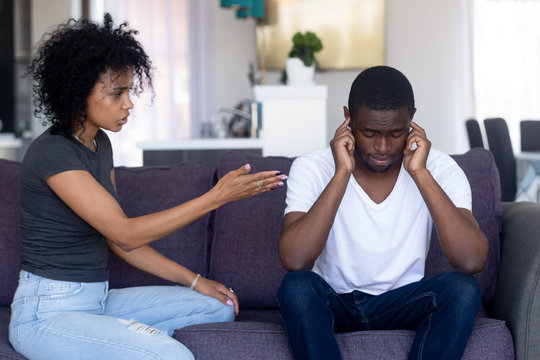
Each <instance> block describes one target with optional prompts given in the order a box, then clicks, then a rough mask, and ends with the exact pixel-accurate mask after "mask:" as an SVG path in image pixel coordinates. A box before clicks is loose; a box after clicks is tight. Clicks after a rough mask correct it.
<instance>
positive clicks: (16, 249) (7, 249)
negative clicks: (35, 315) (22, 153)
mask: <svg viewBox="0 0 540 360" xmlns="http://www.w3.org/2000/svg"><path fill="white" fill-rule="evenodd" d="M20 171H21V164H20V163H18V162H15V161H9V160H4V159H0V257H1V260H0V274H1V277H2V279H1V280H0V306H9V304H11V301H12V300H13V293H14V292H15V289H16V288H17V282H18V281H19V263H20V260H21V255H20V253H21V229H20V226H19V208H20V189H19V179H20V176H19V174H20Z"/></svg>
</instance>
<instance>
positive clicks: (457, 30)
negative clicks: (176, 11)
mask: <svg viewBox="0 0 540 360" xmlns="http://www.w3.org/2000/svg"><path fill="white" fill-rule="evenodd" d="M467 2H468V0H437V1H432V0H387V3H386V4H387V5H386V13H387V14H386V64H387V65H390V66H393V67H396V68H397V69H399V70H401V71H402V72H403V73H404V74H405V75H406V76H407V77H408V78H409V80H410V81H411V83H412V85H413V89H414V91H415V97H416V106H417V109H418V111H417V113H416V116H415V120H416V121H417V122H418V123H419V124H420V125H421V126H423V127H424V128H425V129H426V132H427V135H428V137H429V138H430V140H431V141H432V143H433V146H434V147H436V148H438V149H440V150H443V151H445V152H448V153H461V152H464V151H466V150H467V149H468V142H467V136H466V132H465V125H464V121H465V118H466V117H468V116H471V114H473V109H472V108H471V106H470V103H471V101H472V98H471V96H472V95H470V94H471V92H472V88H471V85H470V84H469V83H467V81H466V79H465V80H462V78H463V75H462V73H463V69H464V64H463V63H462V61H463V60H462V58H463V55H464V52H465V50H467V46H468V44H467V43H466V41H464V40H463V39H467V35H468V34H467V33H464V32H466V31H467V27H466V24H465V22H466V20H467V19H466V18H465V16H464V14H465V12H464V10H465V9H466V7H467V6H468V5H467V4H466V3H467ZM216 13H217V15H218V18H216V19H215V23H214V24H215V30H214V33H215V34H216V50H217V51H216V54H215V55H216V57H215V59H216V61H217V62H218V63H217V64H216V67H215V68H216V72H215V83H216V87H215V96H216V99H217V100H218V102H221V103H225V104H227V103H228V104H229V105H230V104H233V103H235V102H236V101H238V100H241V99H242V98H243V97H245V96H249V89H246V88H245V86H246V83H247V64H248V61H247V60H246V59H255V57H256V39H255V33H254V32H255V30H254V29H255V25H254V24H253V23H246V22H245V20H237V19H235V18H234V12H233V11H231V10H227V9H218V10H217V11H216ZM227 13H229V14H227ZM251 29H253V32H251ZM229 46H230V48H229ZM359 50H361V49H359ZM465 68H466V67H465ZM360 71H361V69H358V70H340V71H324V72H317V73H316V75H315V82H316V83H317V84H325V85H327V86H328V107H327V109H328V110H327V118H328V119H327V121H328V126H327V129H328V130H327V136H328V140H330V139H331V138H332V137H333V134H334V131H335V129H336V127H337V126H339V124H341V122H342V121H343V106H344V105H346V104H347V98H348V94H349V88H350V84H351V83H352V81H353V80H354V78H355V77H356V75H358V73H359V72H360ZM279 77H280V73H279V72H278V71H269V72H267V74H266V83H267V84H277V83H279ZM465 87H466V88H465Z"/></svg>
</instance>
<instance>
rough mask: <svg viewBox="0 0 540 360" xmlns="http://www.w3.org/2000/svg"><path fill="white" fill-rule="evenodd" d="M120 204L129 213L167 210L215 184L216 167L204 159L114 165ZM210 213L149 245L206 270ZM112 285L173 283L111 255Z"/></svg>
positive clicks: (197, 270) (174, 258) (129, 214)
mask: <svg viewBox="0 0 540 360" xmlns="http://www.w3.org/2000/svg"><path fill="white" fill-rule="evenodd" d="M115 176H116V186H117V190H118V199H119V202H120V205H121V206H122V208H123V209H124V212H125V213H126V215H127V216H128V217H136V216H141V215H145V214H150V213H153V212H156V211H160V210H165V209H168V208H170V207H173V206H175V205H178V204H181V203H184V202H186V201H188V200H191V199H193V198H195V197H197V196H200V195H202V194H204V193H206V192H207V191H208V190H210V188H211V187H212V183H213V179H214V170H213V169H212V167H211V166H210V165H209V164H207V163H203V162H195V161H193V162H183V163H178V164H175V165H171V166H146V167H138V168H128V167H118V168H116V169H115ZM209 219H210V214H207V215H205V216H203V217H201V218H199V219H198V220H195V221H194V222H192V223H191V224H189V225H187V226H185V227H184V228H182V229H180V230H178V231H176V232H174V233H172V234H170V235H168V236H166V237H164V238H163V239H160V240H158V241H155V242H153V243H152V244H151V245H150V246H152V247H154V248H155V249H157V250H158V251H159V252H160V253H162V254H164V255H165V256H167V257H169V258H171V259H173V260H174V261H177V262H179V263H180V264H182V265H184V266H185V267H187V268H188V269H190V270H192V271H194V272H196V273H200V274H201V275H203V276H206V274H207V263H208V242H209V237H208V232H207V228H208V223H209ZM109 269H110V285H111V287H112V288H120V287H129V286H140V285H159V284H170V283H168V282H167V281H165V280H162V279H159V278H157V277H155V276H152V275H150V274H147V273H144V272H142V271H140V270H137V269H135V268H133V267H132V266H130V265H128V264H127V263H125V262H124V261H123V260H120V259H119V258H118V257H116V256H115V255H113V254H111V255H110V258H109Z"/></svg>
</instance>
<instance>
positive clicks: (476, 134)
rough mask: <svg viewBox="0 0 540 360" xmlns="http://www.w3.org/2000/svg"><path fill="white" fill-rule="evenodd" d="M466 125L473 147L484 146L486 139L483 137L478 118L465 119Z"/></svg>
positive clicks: (470, 143)
mask: <svg viewBox="0 0 540 360" xmlns="http://www.w3.org/2000/svg"><path fill="white" fill-rule="evenodd" d="M465 127H466V128H467V135H468V136H469V145H470V146H471V149H472V148H475V147H479V148H483V147H484V140H483V139H482V132H481V131H480V125H479V124H478V121H477V120H476V119H469V120H467V121H465Z"/></svg>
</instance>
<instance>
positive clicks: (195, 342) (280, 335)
mask: <svg viewBox="0 0 540 360" xmlns="http://www.w3.org/2000/svg"><path fill="white" fill-rule="evenodd" d="M336 337H337V340H338V343H339V346H340V347H341V351H342V354H343V358H344V359H370V360H371V359H407V354H408V352H409V349H410V347H411V345H412V342H413V338H414V332H413V331H409V330H391V331H356V332H350V333H341V334H338V335H337V336H336ZM174 338H175V339H177V340H178V341H180V342H181V343H183V344H184V345H186V346H187V347H188V348H189V349H190V350H191V351H192V352H193V354H194V355H195V358H196V359H198V360H206V359H237V360H242V359H250V360H251V359H291V357H290V354H289V349H288V347H287V342H286V338H285V332H284V330H283V327H282V326H281V325H280V324H276V323H265V322H233V323H211V324H203V325H192V326H188V327H185V328H183V329H179V330H176V332H175V333H174ZM513 349H514V346H513V343H512V337H511V336H510V331H509V330H508V328H507V327H506V325H505V323H504V321H500V320H494V319H488V318H478V319H477V320H476V324H475V327H474V329H473V332H472V334H471V337H470V339H469V342H468V343H467V347H466V349H465V353H464V356H463V359H464V360H472V359H474V360H480V359H482V360H485V359H514V350H513Z"/></svg>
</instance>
